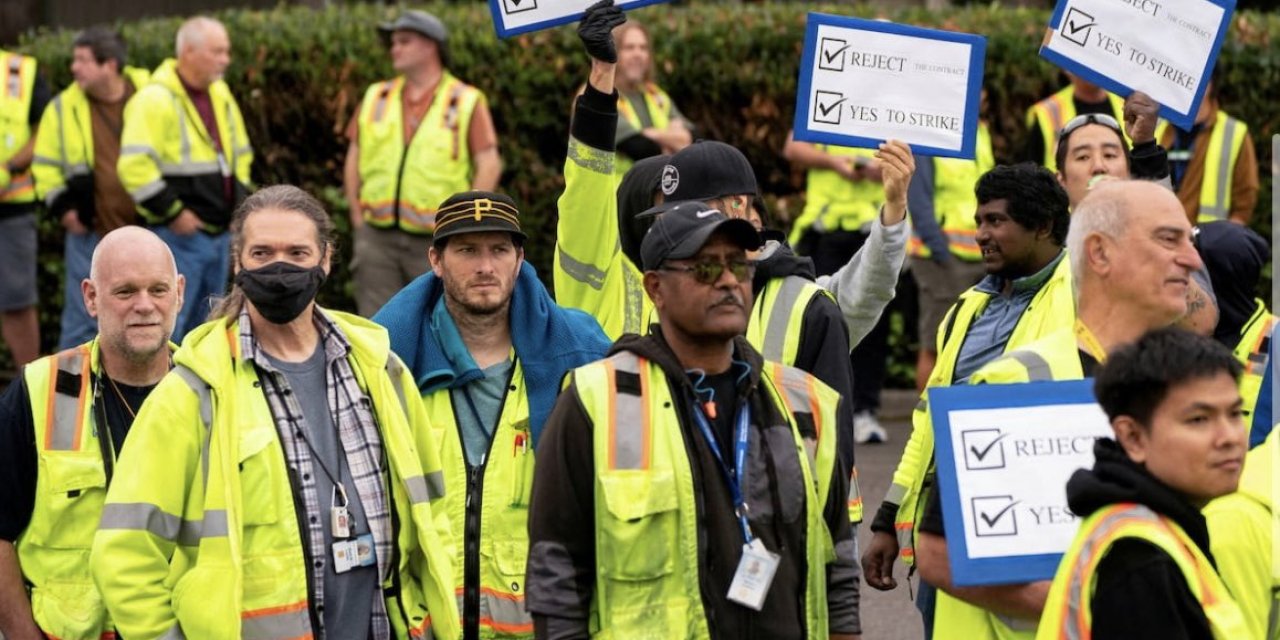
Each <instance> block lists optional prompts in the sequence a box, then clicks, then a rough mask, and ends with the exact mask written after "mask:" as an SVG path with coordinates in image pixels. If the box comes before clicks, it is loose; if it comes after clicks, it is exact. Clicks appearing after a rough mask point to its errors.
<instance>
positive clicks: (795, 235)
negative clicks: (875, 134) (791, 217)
mask: <svg viewBox="0 0 1280 640" xmlns="http://www.w3.org/2000/svg"><path fill="white" fill-rule="evenodd" d="M818 149H820V150H822V151H823V152H824V153H829V154H831V155H833V156H847V157H851V158H865V159H866V160H868V161H870V160H874V159H875V152H874V151H872V150H871V149H855V148H852V147H837V146H835V145H829V144H820V145H818ZM806 180H807V181H806V184H807V187H806V190H805V196H804V211H802V212H800V217H799V218H796V221H795V224H794V225H793V226H792V228H791V235H789V236H788V237H787V241H788V242H790V244H791V245H792V246H795V245H797V244H799V243H800V239H801V238H802V237H804V234H805V232H806V231H808V230H809V229H810V228H812V229H813V230H815V231H817V232H819V233H827V232H832V231H857V230H859V229H861V228H863V227H865V226H866V225H869V224H871V223H872V221H873V220H875V218H876V216H878V215H880V205H881V204H883V203H884V193H883V192H882V190H881V188H880V183H879V182H873V181H870V180H858V181H856V182H855V181H852V180H849V179H847V178H845V177H844V176H842V175H840V174H839V173H836V172H835V171H832V170H831V169H819V168H812V169H809V171H808V174H807V179H806Z"/></svg>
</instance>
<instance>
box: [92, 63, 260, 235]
mask: <svg viewBox="0 0 1280 640" xmlns="http://www.w3.org/2000/svg"><path fill="white" fill-rule="evenodd" d="M208 92H209V102H210V104H211V105H212V106H213V115H214V120H215V121H216V123H217V128H218V139H219V140H220V141H221V151H219V148H218V147H216V146H214V144H213V137H212V135H210V133H209V131H208V129H207V128H206V127H205V124H204V119H203V118H201V117H200V112H199V111H197V110H196V107H195V103H193V102H192V101H191V98H190V96H188V95H187V90H186V88H185V87H184V86H183V84H182V79H181V78H180V77H179V76H178V67H177V62H176V61H175V60H173V59H172V58H170V59H168V60H165V61H164V62H163V63H161V64H160V66H159V67H157V68H156V70H155V71H153V72H152V73H151V81H150V82H149V83H147V85H146V86H143V87H139V88H138V92H137V93H135V94H134V95H133V97H132V98H130V99H129V103H128V104H126V105H125V108H124V130H123V131H122V132H121V134H120V159H119V161H118V162H117V163H116V169H117V173H118V174H119V177H120V184H121V185H123V186H124V188H125V190H126V191H128V192H129V195H130V196H131V197H132V198H133V201H134V202H136V203H138V213H139V215H141V216H142V217H143V218H144V219H145V220H146V221H147V222H149V223H151V224H162V223H166V222H168V221H170V220H172V219H173V218H174V217H176V216H177V215H178V214H179V213H180V212H181V210H182V208H183V207H186V208H188V209H191V210H192V211H194V212H195V213H196V214H197V215H199V216H200V218H201V220H204V221H205V224H204V227H205V230H206V231H209V232H215V233H216V232H220V231H222V230H223V229H225V228H226V225H228V224H230V222H231V213H232V208H234V206H235V205H237V204H238V203H239V200H240V199H241V198H243V197H245V196H246V195H247V193H248V185H249V184H250V181H249V169H250V167H251V166H252V165H253V147H251V146H250V144H249V131H248V129H246V128H245V125H244V117H243V116H242V115H241V113H240V106H239V105H237V104H236V99H235V97H234V96H232V95H231V88H230V87H228V86H227V83H226V82H225V81H223V80H218V81H217V82H214V83H213V84H211V85H209V89H208ZM227 179H231V182H232V191H233V194H232V195H233V198H232V199H233V202H231V203H230V207H229V206H228V203H227V202H226V198H225V195H224V190H225V187H224V184H225V181H226V180H227ZM166 187H168V188H170V189H173V190H174V191H175V195H176V196H177V199H176V200H174V201H173V202H171V203H167V204H165V205H164V209H163V210H155V209H154V207H158V206H160V205H159V204H150V203H148V201H149V200H151V199H152V198H154V197H155V196H157V195H160V194H161V193H162V192H164V190H165V188H166ZM149 205H150V206H151V207H152V208H149Z"/></svg>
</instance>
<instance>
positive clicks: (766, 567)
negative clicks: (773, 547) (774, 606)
mask: <svg viewBox="0 0 1280 640" xmlns="http://www.w3.org/2000/svg"><path fill="white" fill-rule="evenodd" d="M780 561H781V556H779V555H778V554H776V553H773V552H772V551H769V550H768V549H767V548H765V546H764V543H763V542H760V539H759V538H755V539H753V540H752V541H751V542H749V543H747V544H745V545H743V546H742V560H740V561H739V562H738V570H737V571H736V572H734V574H733V582H732V583H730V584H729V599H730V600H732V601H733V602H736V603H738V604H740V605H742V606H744V607H747V608H750V609H753V610H755V611H759V610H760V609H761V607H763V606H764V598H765V596H767V595H769V585H771V584H773V575H774V574H775V573H777V572H778V563H779V562H780Z"/></svg>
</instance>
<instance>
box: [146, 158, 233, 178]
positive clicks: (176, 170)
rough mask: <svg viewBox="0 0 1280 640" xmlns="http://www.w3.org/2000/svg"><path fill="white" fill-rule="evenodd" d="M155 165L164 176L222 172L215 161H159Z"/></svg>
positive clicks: (201, 174) (187, 175)
mask: <svg viewBox="0 0 1280 640" xmlns="http://www.w3.org/2000/svg"><path fill="white" fill-rule="evenodd" d="M157 166H158V167H159V168H160V173H162V174H164V175H166V176H179V177H190V176H204V175H209V174H215V173H216V174H219V175H221V173H222V168H221V167H220V166H219V165H218V163H217V162H216V161H209V162H183V163H179V164H173V163H169V162H160V163H157Z"/></svg>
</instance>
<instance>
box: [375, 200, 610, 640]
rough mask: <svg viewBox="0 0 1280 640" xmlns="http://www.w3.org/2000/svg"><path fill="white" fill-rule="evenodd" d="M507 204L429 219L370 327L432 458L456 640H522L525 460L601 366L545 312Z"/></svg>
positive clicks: (529, 462)
mask: <svg viewBox="0 0 1280 640" xmlns="http://www.w3.org/2000/svg"><path fill="white" fill-rule="evenodd" d="M526 237H527V236H526V235H525V233H524V231H523V230H522V229H521V228H520V212H519V211H518V210H517V208H516V203H515V201H514V200H512V199H511V198H510V197H508V196H505V195H502V194H498V193H491V192H485V191H470V192H465V193H459V194H457V195H454V196H453V197H451V198H449V199H448V200H445V201H444V203H442V204H441V205H440V209H439V211H438V212H437V214H436V233H435V236H434V239H433V244H432V247H431V250H430V252H429V253H428V257H429V258H430V261H431V272H430V273H428V274H426V275H423V276H421V277H419V278H418V279H417V280H415V281H413V282H412V283H410V284H409V286H408V287H406V288H405V289H404V290H402V291H401V292H400V293H398V294H396V295H395V297H393V298H391V300H390V301H388V302H387V304H386V306H384V307H383V308H382V310H381V311H379V312H378V314H377V315H375V316H374V317H373V320H374V322H377V323H380V324H382V325H383V326H385V327H387V330H388V331H389V332H390V334H391V348H392V350H394V351H395V352H396V354H397V355H399V356H400V357H401V358H402V359H403V360H404V361H405V362H406V363H407V364H408V366H409V369H410V371H411V372H412V373H413V378H414V380H415V381H416V382H417V383H418V391H419V392H420V394H421V397H422V405H423V406H424V407H425V409H426V414H427V417H428V419H429V420H430V422H431V425H432V431H433V434H434V440H435V441H436V442H437V443H438V445H439V446H440V452H439V453H440V460H441V462H442V463H443V466H444V478H443V479H444V484H445V486H446V487H448V491H447V492H446V493H445V499H444V510H445V512H446V513H447V514H448V517H449V523H450V525H451V529H452V530H453V532H454V535H457V536H460V538H459V544H457V545H456V546H455V548H454V551H455V553H454V557H453V569H454V573H453V575H454V585H453V586H454V587H455V589H456V592H457V593H458V594H459V595H460V598H459V601H458V602H459V606H460V607H461V614H462V625H463V638H466V639H468V640H469V639H473V638H493V637H503V638H512V637H526V638H528V637H532V636H533V620H532V619H531V618H530V617H529V614H528V613H527V612H526V611H525V607H524V599H525V593H526V592H527V591H528V589H525V588H523V585H524V581H525V577H524V564H525V562H524V561H525V555H526V554H527V553H528V548H529V538H528V513H529V492H530V487H531V486H532V484H533V473H534V449H535V446H536V445H537V444H538V440H539V436H540V435H541V433H542V427H543V423H544V422H545V421H546V418H547V414H548V413H550V412H551V407H552V405H553V404H554V403H555V399H556V395H557V394H558V393H559V391H560V381H561V380H562V379H563V378H564V376H565V374H566V373H568V372H569V371H570V370H571V369H573V368H574V367H577V366H581V365H583V364H586V363H588V362H591V361H593V360H597V359H599V358H601V357H603V356H604V354H605V352H606V351H607V350H608V348H609V339H608V338H606V337H605V335H604V332H603V331H602V330H601V329H600V325H599V324H598V323H596V321H595V320H594V319H593V318H591V317H590V316H588V315H587V314H585V313H583V312H581V311H578V310H576V309H562V308H560V307H559V306H557V305H556V304H555V302H553V301H552V300H551V295H550V294H548V293H547V290H546V288H545V287H543V285H542V283H541V282H540V281H539V280H538V277H537V274H536V273H535V272H534V270H533V267H532V266H529V265H528V264H527V263H526V262H525V261H524V249H523V246H524V241H525V239H526Z"/></svg>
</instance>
